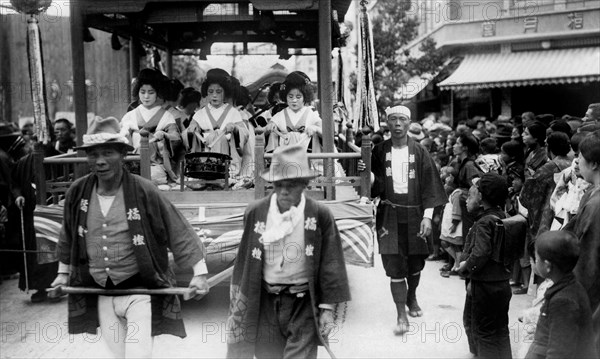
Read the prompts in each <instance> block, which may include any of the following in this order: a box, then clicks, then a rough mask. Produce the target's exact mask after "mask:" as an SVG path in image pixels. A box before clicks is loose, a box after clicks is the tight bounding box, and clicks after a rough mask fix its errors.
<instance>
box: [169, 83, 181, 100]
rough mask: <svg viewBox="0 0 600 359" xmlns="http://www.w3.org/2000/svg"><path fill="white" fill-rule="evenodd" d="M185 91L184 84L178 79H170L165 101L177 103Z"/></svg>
mask: <svg viewBox="0 0 600 359" xmlns="http://www.w3.org/2000/svg"><path fill="white" fill-rule="evenodd" d="M182 90H183V84H182V83H181V81H179V80H177V79H170V80H168V81H167V91H166V94H165V101H177V99H179V94H180V93H181V91H182Z"/></svg>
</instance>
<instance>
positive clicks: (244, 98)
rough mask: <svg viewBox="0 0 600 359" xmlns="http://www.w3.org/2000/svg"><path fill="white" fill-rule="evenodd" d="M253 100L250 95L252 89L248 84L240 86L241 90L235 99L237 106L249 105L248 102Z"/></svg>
mask: <svg viewBox="0 0 600 359" xmlns="http://www.w3.org/2000/svg"><path fill="white" fill-rule="evenodd" d="M250 101H252V98H251V96H250V90H248V88H247V87H246V86H240V91H239V92H238V95H237V98H236V100H235V104H236V105H237V106H244V107H246V106H248V104H249V103H250Z"/></svg>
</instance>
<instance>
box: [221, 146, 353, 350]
mask: <svg viewBox="0 0 600 359" xmlns="http://www.w3.org/2000/svg"><path fill="white" fill-rule="evenodd" d="M262 177H263V178H264V179H265V180H267V181H269V182H273V193H272V194H271V195H270V196H268V197H266V198H263V199H260V200H258V201H256V202H254V203H252V204H250V205H249V206H248V208H247V209H246V213H245V214H244V233H243V235H242V241H241V243H240V246H239V249H238V254H237V257H236V261H235V265H234V269H233V277H232V280H231V288H230V298H231V302H230V310H229V318H228V320H227V344H228V346H227V357H228V358H253V357H255V356H256V357H257V358H259V359H260V358H316V357H317V346H318V344H319V343H320V344H323V345H325V348H326V350H327V351H328V352H329V353H330V355H332V353H331V351H330V349H329V346H328V344H327V337H328V335H329V333H330V332H331V330H332V329H333V328H334V325H335V324H334V314H333V310H334V309H335V305H336V304H338V303H342V302H346V301H349V300H350V289H349V286H348V277H347V275H346V266H345V263H344V254H343V251H342V242H341V239H340V234H339V231H338V228H337V226H336V224H335V219H334V217H333V214H332V213H331V211H330V210H329V209H328V208H327V207H326V206H325V205H323V204H320V203H319V202H317V201H315V200H312V199H310V198H308V197H306V195H305V194H304V190H305V189H306V186H307V185H308V183H309V180H310V179H311V178H315V177H317V173H316V172H314V171H313V170H311V169H310V168H309V163H308V156H307V155H306V148H305V147H303V146H302V145H294V146H281V147H278V148H277V149H276V150H275V151H274V152H273V161H272V162H271V166H270V168H269V169H268V170H267V171H266V172H265V173H263V174H262ZM332 357H333V356H332Z"/></svg>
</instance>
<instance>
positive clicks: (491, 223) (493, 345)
mask: <svg viewBox="0 0 600 359" xmlns="http://www.w3.org/2000/svg"><path fill="white" fill-rule="evenodd" d="M507 196H508V186H507V184H506V180H505V179H504V177H502V176H501V175H499V174H497V173H493V172H489V173H486V174H484V175H483V176H481V178H480V179H479V180H477V181H476V183H475V184H474V185H473V186H471V188H470V189H469V196H468V197H467V210H468V211H469V212H470V213H472V214H476V221H475V223H474V224H473V226H472V227H471V229H470V230H469V233H468V234H467V237H466V240H465V247H464V251H463V253H462V258H461V259H462V262H461V263H460V266H459V272H461V273H466V274H468V279H467V281H466V283H467V296H466V300H465V308H464V313H463V321H464V326H465V331H466V333H467V338H468V341H469V349H470V351H471V353H473V354H475V355H478V356H479V357H481V358H512V354H511V349H510V338H509V331H508V309H509V304H510V298H511V296H512V293H511V290H510V284H509V279H510V271H509V268H507V267H506V266H505V265H504V260H503V258H502V256H501V255H499V254H498V253H494V251H495V250H498V249H497V248H501V247H502V246H498V245H497V244H496V243H494V239H495V238H494V234H495V231H496V221H497V220H498V219H501V218H506V213H505V212H504V210H503V208H504V203H505V201H506V198H507ZM497 258H501V260H497Z"/></svg>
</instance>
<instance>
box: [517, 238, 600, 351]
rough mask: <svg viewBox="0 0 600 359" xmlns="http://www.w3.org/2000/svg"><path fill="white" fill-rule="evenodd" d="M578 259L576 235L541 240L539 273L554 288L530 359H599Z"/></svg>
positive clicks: (537, 262) (548, 295) (537, 260)
mask: <svg viewBox="0 0 600 359" xmlns="http://www.w3.org/2000/svg"><path fill="white" fill-rule="evenodd" d="M578 259H579V245H578V243H577V237H576V236H575V235H574V234H573V233H571V232H567V231H548V232H544V233H543V234H542V235H540V236H539V237H538V238H537V240H536V242H535V271H536V273H537V274H538V275H540V276H542V277H544V278H549V279H551V280H552V281H553V282H554V284H553V285H552V286H551V287H550V288H548V289H547V290H546V294H544V299H545V302H544V304H543V305H542V308H541V309H540V317H539V320H538V323H537V328H536V331H535V337H534V339H533V343H532V344H531V346H530V347H529V351H528V352H527V356H526V357H525V358H526V359H542V358H548V359H549V358H561V359H567V358H577V359H579V358H596V353H595V349H594V344H593V343H594V334H593V330H592V310H591V309H590V301H589V298H588V296H587V293H586V291H585V289H584V288H583V286H582V285H581V283H579V282H578V281H577V280H576V279H575V275H574V274H573V268H575V265H576V264H577V261H578Z"/></svg>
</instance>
